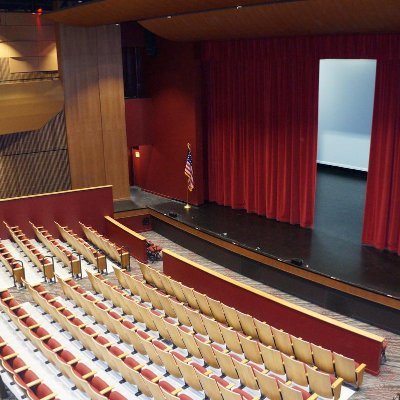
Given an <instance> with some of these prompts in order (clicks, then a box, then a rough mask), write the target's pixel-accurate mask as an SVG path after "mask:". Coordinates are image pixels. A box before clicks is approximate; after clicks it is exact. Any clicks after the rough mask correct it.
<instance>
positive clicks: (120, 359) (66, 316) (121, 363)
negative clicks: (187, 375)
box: [29, 286, 190, 399]
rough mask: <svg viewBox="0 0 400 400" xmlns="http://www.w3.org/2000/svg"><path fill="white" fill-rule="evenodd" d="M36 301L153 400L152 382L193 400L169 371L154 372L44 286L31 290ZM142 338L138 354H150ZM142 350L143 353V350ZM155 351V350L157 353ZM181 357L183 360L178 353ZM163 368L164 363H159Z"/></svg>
mask: <svg viewBox="0 0 400 400" xmlns="http://www.w3.org/2000/svg"><path fill="white" fill-rule="evenodd" d="M29 289H30V291H31V293H32V295H33V298H34V300H35V301H36V302H37V303H38V304H39V305H40V306H41V307H42V308H43V309H44V310H45V311H46V312H48V313H49V314H50V315H51V316H52V317H53V318H54V319H55V320H56V321H58V322H59V323H60V325H61V326H62V327H63V328H64V329H66V330H67V331H68V332H70V333H71V335H72V336H73V337H74V338H75V339H77V340H79V341H80V342H81V343H82V344H83V345H84V347H85V348H87V349H90V350H91V351H92V352H93V353H94V354H95V355H96V357H98V358H99V359H101V360H103V361H105V362H106V363H107V364H108V365H109V366H110V368H112V369H113V370H114V371H118V372H119V373H120V374H121V376H122V377H123V378H124V379H125V380H126V381H128V382H130V383H132V384H134V385H136V386H137V387H138V388H139V390H140V391H141V392H142V393H144V394H145V395H146V396H150V397H151V391H150V389H149V388H148V381H150V382H151V383H155V384H157V385H159V386H160V390H161V391H166V392H168V393H170V394H171V395H173V396H176V395H178V397H179V398H182V399H190V397H188V396H187V395H186V394H185V393H184V392H183V390H182V385H178V386H177V383H176V381H173V380H171V379H169V377H168V376H166V373H165V372H166V371H165V369H164V371H162V373H161V374H157V372H158V371H157V370H154V369H151V368H150V367H149V364H150V363H151V361H150V359H149V358H148V359H147V361H145V362H143V357H135V355H132V354H131V353H130V352H127V351H125V349H123V348H122V347H121V346H120V345H118V344H117V343H113V342H111V341H110V340H109V339H107V338H106V337H105V336H104V335H102V333H101V331H96V328H95V325H93V324H86V323H83V322H82V320H81V319H80V318H79V317H76V316H75V315H74V314H73V313H72V312H71V310H70V309H68V308H67V307H66V306H65V305H61V303H60V302H59V301H57V299H56V298H54V297H53V296H52V295H50V294H49V293H48V292H47V291H45V290H44V288H43V287H41V286H36V287H29ZM138 339H139V340H140V341H141V342H142V345H143V348H139V349H135V351H136V352H137V353H144V354H146V346H150V342H149V341H148V338H146V339H144V338H142V337H141V336H140V335H139V337H138ZM155 345H156V346H157V347H156V348H157V350H158V351H160V352H164V351H165V350H164V349H166V348H167V346H166V345H165V344H164V343H163V342H161V341H158V340H154V341H153V344H152V346H155ZM139 350H140V351H139ZM154 351H155V350H154ZM177 357H181V358H182V357H183V356H182V355H181V354H179V353H178V354H177ZM157 364H158V365H160V366H161V365H162V364H161V363H157Z"/></svg>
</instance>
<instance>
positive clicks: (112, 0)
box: [46, 0, 303, 26]
mask: <svg viewBox="0 0 400 400" xmlns="http://www.w3.org/2000/svg"><path fill="white" fill-rule="evenodd" d="M279 1H303V0H269V1H260V0H98V1H92V2H90V3H84V4H81V5H78V6H75V7H71V8H67V9H63V10H60V11H55V12H52V13H49V14H46V19H48V20H51V21H54V22H59V23H62V24H66V25H78V26H97V25H106V24H112V23H119V22H125V21H139V20H144V19H149V18H156V17H164V16H165V17H166V16H168V15H179V14H187V13H196V12H206V11H209V10H215V9H224V8H228V7H230V8H231V7H236V6H237V5H238V4H240V5H253V4H265V3H274V2H279Z"/></svg>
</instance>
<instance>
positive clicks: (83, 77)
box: [59, 26, 106, 189]
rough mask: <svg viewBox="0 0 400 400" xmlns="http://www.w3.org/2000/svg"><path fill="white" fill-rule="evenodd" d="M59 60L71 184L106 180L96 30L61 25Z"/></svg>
mask: <svg viewBox="0 0 400 400" xmlns="http://www.w3.org/2000/svg"><path fill="white" fill-rule="evenodd" d="M59 40H60V46H59V61H60V64H61V65H60V69H61V74H62V79H63V85H64V98H65V117H66V125H67V138H68V150H69V161H70V169H71V181H72V188H73V189H77V188H84V187H91V186H100V185H103V184H104V183H105V178H106V175H105V167H104V155H103V138H102V127H101V107H100V98H99V87H98V81H99V76H98V71H97V54H96V40H97V39H96V31H95V30H91V29H84V28H71V27H69V26H60V37H59Z"/></svg>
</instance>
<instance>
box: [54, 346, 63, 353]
mask: <svg viewBox="0 0 400 400" xmlns="http://www.w3.org/2000/svg"><path fill="white" fill-rule="evenodd" d="M64 348H65V347H64V346H58V347H56V348H55V349H53V353H58V352H59V351H61V350H64Z"/></svg>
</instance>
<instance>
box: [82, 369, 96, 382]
mask: <svg viewBox="0 0 400 400" xmlns="http://www.w3.org/2000/svg"><path fill="white" fill-rule="evenodd" d="M96 374H97V372H96V371H90V372H88V373H87V374H85V375H83V376H82V379H84V380H85V381H86V380H87V379H89V378H91V377H92V376H95V375H96Z"/></svg>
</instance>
